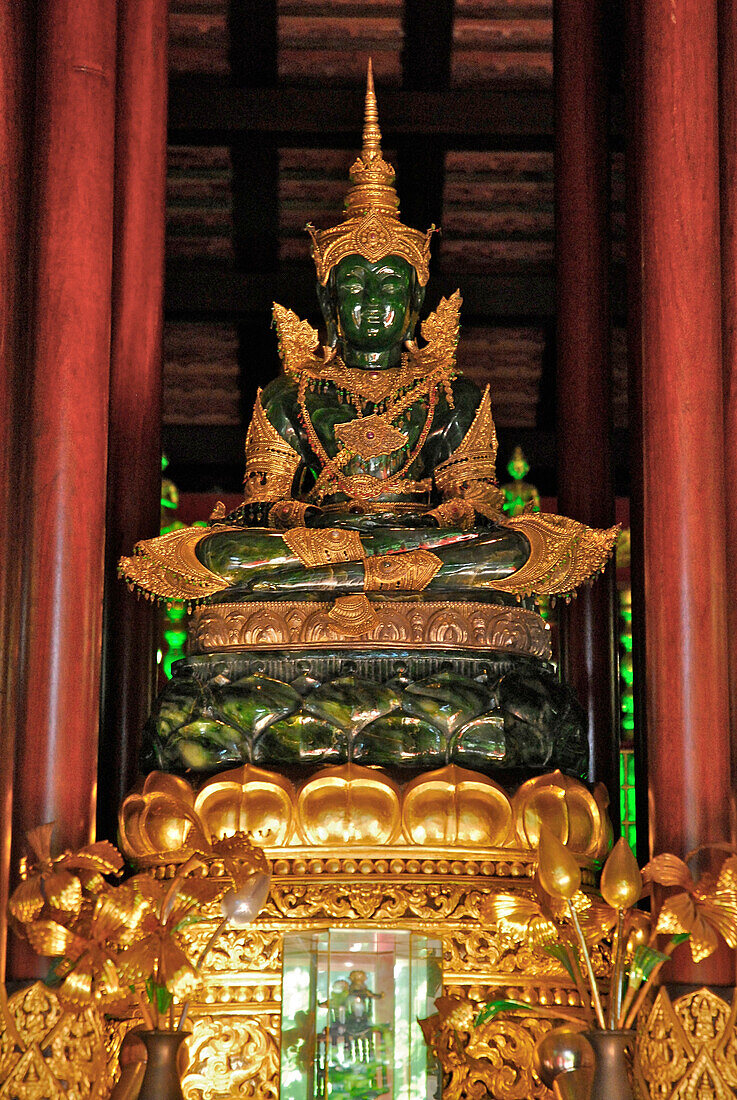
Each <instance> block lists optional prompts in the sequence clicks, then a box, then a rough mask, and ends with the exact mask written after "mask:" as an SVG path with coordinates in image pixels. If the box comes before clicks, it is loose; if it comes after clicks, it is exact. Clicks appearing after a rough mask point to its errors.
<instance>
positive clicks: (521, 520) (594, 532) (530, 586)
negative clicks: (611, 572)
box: [494, 512, 620, 596]
mask: <svg viewBox="0 0 737 1100" xmlns="http://www.w3.org/2000/svg"><path fill="white" fill-rule="evenodd" d="M501 523H502V526H503V527H509V528H510V529H511V530H513V531H519V532H521V534H523V535H524V536H525V538H526V539H527V541H528V542H529V544H530V556H529V558H528V559H527V561H526V562H525V564H524V565H523V566H521V568H520V569H518V570H517V571H516V572H515V573H512V574H511V575H510V576H509V577H505V578H504V580H501V581H495V582H494V588H495V589H498V590H499V591H500V592H512V593H514V594H515V595H517V596H533V595H535V596H567V595H570V593H571V592H573V591H574V589H576V588H578V587H579V585H581V584H583V583H584V582H585V581H589V580H591V579H592V578H593V577H594V576H596V574H597V573H600V572H601V571H602V569H603V568H604V567H605V565H606V563H607V562H608V560H609V558H610V557H611V554H612V551H613V550H614V547H615V545H616V542H617V537H618V535H619V530H620V528H619V524H616V525H615V526H614V527H608V528H606V529H605V530H599V529H597V528H594V527H587V526H586V524H584V523H579V522H578V521H577V520H575V519H569V518H568V517H567V516H557V515H552V514H550V513H546V512H530V513H523V514H522V515H521V516H516V517H515V518H514V519H504V520H502V521H501Z"/></svg>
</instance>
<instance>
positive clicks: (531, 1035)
mask: <svg viewBox="0 0 737 1100" xmlns="http://www.w3.org/2000/svg"><path fill="white" fill-rule="evenodd" d="M174 782H181V781H174ZM157 784H159V786H158V787H157ZM171 784H172V779H171V777H164V779H162V780H160V781H159V780H157V778H156V773H154V776H153V777H150V778H149V781H148V782H147V785H146V787H145V788H144V791H143V793H142V794H140V795H132V796H130V797H129V799H127V800H126V803H125V804H124V806H123V809H122V811H121V836H122V843H123V846H124V847H125V848H126V849H127V851H128V854H129V855H130V856H131V857H132V858H134V859H136V860H137V861H138V862H139V863H143V864H148V865H149V866H155V867H158V871H157V873H158V874H160V875H162V876H167V877H169V876H171V875H173V874H174V873H175V871H176V867H177V866H178V865H180V864H181V862H182V860H183V859H184V858H186V854H187V849H186V830H187V822H186V818H185V817H184V816H182V817H181V818H178V817H177V815H176V814H173V813H172V812H171V795H172V785H171ZM178 793H179V796H183V795H186V791H185V790H184V788H183V787H180V788H179V792H178ZM192 809H193V810H194V811H195V812H196V813H197V814H198V815H199V816H200V818H201V819H202V820H203V821H205V823H206V825H207V827H208V828H209V829H210V830H211V831H212V832H213V833H214V834H215V835H222V834H223V833H225V832H228V831H230V832H232V831H233V830H234V829H245V830H248V831H250V832H251V834H252V836H253V838H254V840H255V841H256V842H257V843H259V844H261V845H263V847H264V850H265V851H266V853H267V855H268V857H269V859H270V861H271V866H272V869H273V883H272V888H271V893H270V897H269V900H268V903H267V905H266V907H265V908H264V910H263V911H262V913H261V915H260V917H259V920H258V921H257V922H256V924H254V925H253V926H252V927H251V928H250V929H249V930H247V931H246V932H243V931H240V932H239V931H235V930H233V931H227V932H226V933H225V935H224V936H223V937H222V939H221V940H220V941H219V942H218V944H217V945H216V947H215V948H214V949H213V951H212V952H211V954H210V955H209V956H208V961H207V963H206V985H205V987H204V992H203V994H202V995H201V997H200V1000H199V1002H198V1003H197V1004H194V1005H193V1006H192V1010H191V1012H190V1020H191V1022H192V1026H193V1035H192V1038H191V1039H190V1040H189V1044H188V1046H189V1066H188V1069H187V1071H186V1073H185V1076H184V1081H183V1083H184V1090H185V1095H186V1096H187V1098H188V1100H225V1098H226V1097H232V1096H247V1097H250V1098H253V1100H272V1098H275V1097H276V1096H277V1094H278V1079H279V1043H280V1004H281V982H282V975H281V950H282V937H283V934H284V933H285V932H287V931H290V932H296V931H303V930H315V929H318V928H325V927H330V928H334V929H354V930H355V929H358V928H363V929H366V928H368V929H374V930H378V929H402V930H405V931H416V932H420V933H423V934H425V935H427V936H430V937H433V938H437V939H442V943H443V954H444V961H443V987H444V997H445V998H446V1000H444V1002H443V1004H444V1006H445V1008H446V1009H448V1008H449V1010H450V1012H451V1013H452V1012H453V1011H456V1012H457V1014H458V1015H457V1019H456V1020H455V1024H456V1025H457V1028H461V1025H464V1026H465V1027H467V1028H468V1027H469V1026H470V1020H471V1018H472V1016H473V1013H474V1009H473V1005H474V1004H479V1003H482V1002H484V1001H485V1000H487V999H489V998H490V997H491V996H508V997H512V998H517V999H526V1000H528V1001H529V1002H530V1003H531V1004H535V1003H542V1004H548V1005H555V1004H560V1005H565V1006H566V1008H570V1007H574V1008H575V1007H576V1006H577V1005H578V1004H579V1000H578V995H577V993H576V990H575V988H574V987H573V986H572V984H571V982H570V979H569V978H568V975H567V974H566V973H565V971H564V970H563V968H562V967H561V966H560V965H559V964H558V963H557V961H556V960H554V959H552V958H549V957H547V956H542V957H541V956H540V955H539V954H536V953H534V952H533V951H532V950H531V949H529V948H527V947H525V946H522V945H520V944H519V942H518V941H517V940H515V939H514V936H513V934H512V933H511V932H510V931H508V930H506V931H505V930H504V929H500V928H498V927H494V926H493V925H490V924H489V922H488V921H487V920H485V919H484V916H483V911H484V902H485V899H488V898H489V896H491V895H496V894H499V893H507V894H527V893H529V891H530V880H531V877H532V874H533V872H534V865H535V852H534V851H533V846H534V845H535V843H536V841H537V835H538V831H539V822H540V819H541V818H542V819H544V820H546V821H548V822H549V823H550V824H551V826H552V827H553V828H554V829H555V830H556V832H557V833H558V835H560V836H561V837H563V838H564V839H566V840H567V841H568V844H569V846H571V847H572V848H573V850H575V851H576V852H577V853H578V854H579V857H580V859H581V862H582V864H583V866H584V879H585V881H586V880H588V881H589V882H592V881H593V874H592V866H593V862H594V861H595V860H596V859H597V858H599V857H600V855H601V854H602V852H603V850H604V849H605V847H606V845H607V842H608V829H609V825H608V821H607V818H606V814H605V812H604V811H603V809H602V807H601V805H600V804H599V803H598V802H597V800H596V798H594V797H593V796H592V795H591V794H590V793H589V791H588V790H587V789H586V788H585V787H584V786H583V785H582V784H580V783H578V782H577V781H575V780H571V779H568V778H566V777H564V776H562V775H561V774H560V773H559V772H557V773H553V774H551V775H549V776H545V777H540V778H538V779H534V780H531V781H529V782H528V783H526V784H524V785H523V786H522V787H521V788H520V789H519V790H518V791H517V793H516V794H515V795H514V796H513V797H510V796H509V795H508V794H507V793H505V792H504V791H503V790H502V788H501V787H499V786H498V785H497V784H495V783H494V782H492V781H491V780H490V779H488V778H486V777H485V776H483V775H480V774H477V773H474V772H469V771H465V770H462V769H460V768H456V767H453V766H450V767H447V768H443V769H441V770H440V771H436V772H431V773H426V774H425V775H422V776H420V777H418V778H417V779H416V780H414V781H412V782H411V783H409V784H407V785H406V786H405V787H404V788H401V787H400V786H399V785H397V784H396V783H394V782H392V780H391V779H389V778H388V777H387V776H386V775H383V774H382V773H381V772H380V771H378V770H376V769H369V768H360V767H357V766H355V765H345V766H343V767H341V768H331V769H326V770H324V771H321V772H318V773H317V774H316V775H315V776H313V777H312V778H310V779H308V780H307V781H306V782H304V783H303V784H302V785H301V786H300V787H299V788H295V787H293V786H292V784H291V783H289V782H288V780H286V779H285V778H284V777H283V776H280V775H277V774H276V773H271V772H266V771H261V770H259V769H257V768H254V767H250V766H249V767H244V768H240V769H237V770H236V771H233V772H231V773H227V774H225V775H221V776H218V777H217V778H216V779H213V780H211V781H209V782H208V783H206V784H205V786H204V787H203V788H202V789H201V790H200V791H199V793H197V795H196V796H195V795H194V793H192V794H191V805H190V810H192ZM215 869H217V865H215ZM218 919H219V917H218V915H217V914H215V913H214V912H213V914H212V915H211V918H210V919H208V920H207V921H206V922H204V923H202V924H198V925H194V926H192V928H191V929H190V931H189V933H188V935H189V936H191V948H192V952H191V953H192V954H193V955H197V954H198V953H199V950H200V949H201V947H202V946H203V945H204V944H205V942H206V941H207V939H208V938H209V936H210V934H211V932H212V930H213V928H214V927H215V924H216V923H217V921H218ZM447 998H450V999H451V1000H447ZM469 1002H470V1003H469ZM447 1019H448V1012H447V1011H446V1012H445V1016H444V1019H443V1020H441V1021H437V1022H436V1023H439V1027H438V1028H437V1036H436V1038H437V1042H436V1043H435V1045H436V1048H437V1051H438V1054H439V1056H440V1059H441V1064H442V1066H443V1069H444V1071H445V1079H446V1088H445V1093H444V1095H445V1097H446V1098H447V1100H462V1098H465V1097H474V1098H478V1097H479V1096H480V1095H481V1094H482V1091H483V1090H486V1091H488V1092H489V1094H490V1095H491V1096H495V1097H510V1098H519V1100H523V1098H532V1097H543V1096H547V1095H549V1094H548V1093H547V1092H546V1090H545V1089H544V1088H543V1086H542V1085H541V1084H540V1082H539V1081H538V1080H537V1078H535V1076H534V1074H533V1071H532V1064H531V1059H532V1048H533V1045H534V1042H535V1041H536V1039H537V1038H538V1037H539V1036H540V1035H541V1034H542V1033H543V1032H544V1031H545V1030H546V1029H547V1028H548V1027H550V1026H551V1025H550V1023H548V1022H546V1021H541V1020H539V1019H536V1018H534V1017H532V1016H531V1017H529V1018H527V1019H520V1018H511V1017H507V1018H504V1019H499V1020H496V1021H494V1022H493V1023H492V1024H489V1025H485V1026H484V1027H483V1028H480V1029H476V1030H475V1031H474V1033H473V1037H472V1040H471V1045H470V1047H469V1053H470V1055H471V1058H470V1060H469V1059H468V1058H467V1057H465V1056H461V1055H460V1054H459V1053H458V1051H456V1050H455V1048H454V1043H455V1041H456V1039H455V1038H454V1036H456V1035H457V1029H456V1028H453V1027H452V1028H451V1029H450V1030H448V1029H447V1028H445V1030H444V1025H445V1023H446V1022H447ZM480 1090H481V1091H480Z"/></svg>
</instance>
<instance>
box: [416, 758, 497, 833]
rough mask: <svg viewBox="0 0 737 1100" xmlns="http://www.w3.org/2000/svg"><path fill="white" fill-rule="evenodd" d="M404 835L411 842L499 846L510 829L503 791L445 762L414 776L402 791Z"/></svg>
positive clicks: (488, 780)
mask: <svg viewBox="0 0 737 1100" xmlns="http://www.w3.org/2000/svg"><path fill="white" fill-rule="evenodd" d="M402 817H403V823H404V832H405V835H406V836H407V837H408V838H409V839H410V840H411V841H412V842H413V843H415V844H420V845H422V844H467V845H469V846H473V845H478V846H479V847H484V848H496V847H501V846H502V845H503V844H504V843H505V841H506V840H507V837H508V836H509V832H510V829H511V827H512V807H511V805H510V803H509V798H508V797H507V795H506V793H505V791H504V790H503V789H502V788H501V787H500V786H499V785H498V784H497V783H495V782H494V781H493V780H492V779H488V778H487V777H486V776H484V775H481V774H480V773H478V772H472V771H467V770H466V769H464V768H459V767H457V766H456V765H455V764H449V765H448V766H447V767H445V768H441V769H439V770H438V771H434V772H426V773H425V774H424V775H421V776H418V777H417V779H414V780H412V782H411V783H409V784H408V785H407V787H406V788H405V790H404V799H403V812H402Z"/></svg>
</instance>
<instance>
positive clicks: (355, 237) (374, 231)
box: [307, 61, 435, 286]
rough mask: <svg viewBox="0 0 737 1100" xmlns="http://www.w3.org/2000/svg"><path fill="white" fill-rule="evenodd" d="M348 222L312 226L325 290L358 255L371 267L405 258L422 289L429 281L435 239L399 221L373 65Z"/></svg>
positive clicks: (352, 174)
mask: <svg viewBox="0 0 737 1100" xmlns="http://www.w3.org/2000/svg"><path fill="white" fill-rule="evenodd" d="M350 178H351V187H350V188H349V190H348V194H347V196H346V202H345V207H346V213H345V218H344V220H343V221H342V222H341V223H340V224H339V225H336V226H333V227H332V228H331V229H323V230H318V229H315V228H314V226H313V225H308V226H307V232H308V233H309V234H310V237H311V239H312V257H313V259H314V261H315V267H316V268H317V277H318V279H319V281H320V282H321V283H322V284H323V286H324V285H325V283H326V282H327V280H328V276H329V275H330V272H331V271H332V269H333V267H334V266H335V265H336V264H337V263H338V262H339V261H340V260H342V259H343V257H344V256H351V255H353V254H357V255H359V256H364V257H365V258H366V259H367V260H369V261H371V262H372V263H375V262H377V261H378V260H382V259H384V257H385V256H401V258H402V259H404V260H406V261H407V262H408V263H409V264H411V265H412V267H413V268H414V269H415V271H416V272H417V279H418V281H419V283H420V285H421V286H425V285H426V283H427V280H428V278H429V274H430V272H429V267H428V263H429V258H430V238H431V236H432V234H433V232H434V231H435V227H434V226H431V227H430V229H429V230H428V231H427V233H421V232H419V231H418V230H416V229H410V228H409V227H408V226H406V225H402V223H401V222H400V220H399V198H398V197H397V192H396V190H395V188H394V169H393V168H392V166H391V165H390V164H387V162H386V161H385V160H384V158H383V156H382V153H381V131H380V130H379V116H378V110H377V106H376V95H375V93H374V78H373V72H372V68H371V62H370V61H369V66H368V79H367V84H366V108H365V116H364V127H363V150H362V152H361V155H360V156H359V158H358V159H357V160H356V161H355V163H354V164H353V166H352V168H351V170H350Z"/></svg>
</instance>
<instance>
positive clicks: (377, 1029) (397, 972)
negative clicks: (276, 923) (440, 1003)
mask: <svg viewBox="0 0 737 1100" xmlns="http://www.w3.org/2000/svg"><path fill="white" fill-rule="evenodd" d="M441 992H442V948H441V943H440V940H433V939H429V938H428V937H427V936H422V935H418V934H416V933H414V932H399V931H388V930H382V931H371V930H363V929H355V930H350V931H349V930H346V929H322V930H320V931H316V932H294V933H288V934H287V935H285V936H284V975H283V982H282V1036H281V1088H280V1098H281V1100H440V1095H441V1080H440V1074H439V1070H438V1067H437V1065H436V1063H435V1060H434V1059H433V1058H432V1056H431V1054H430V1052H429V1050H428V1048H427V1046H426V1044H425V1042H424V1039H423V1037H422V1031H421V1029H420V1026H419V1024H418V1022H417V1021H418V1019H422V1018H424V1017H426V1016H430V1015H432V1013H433V1012H435V1006H434V1001H435V998H436V997H439V996H440V994H441Z"/></svg>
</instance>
